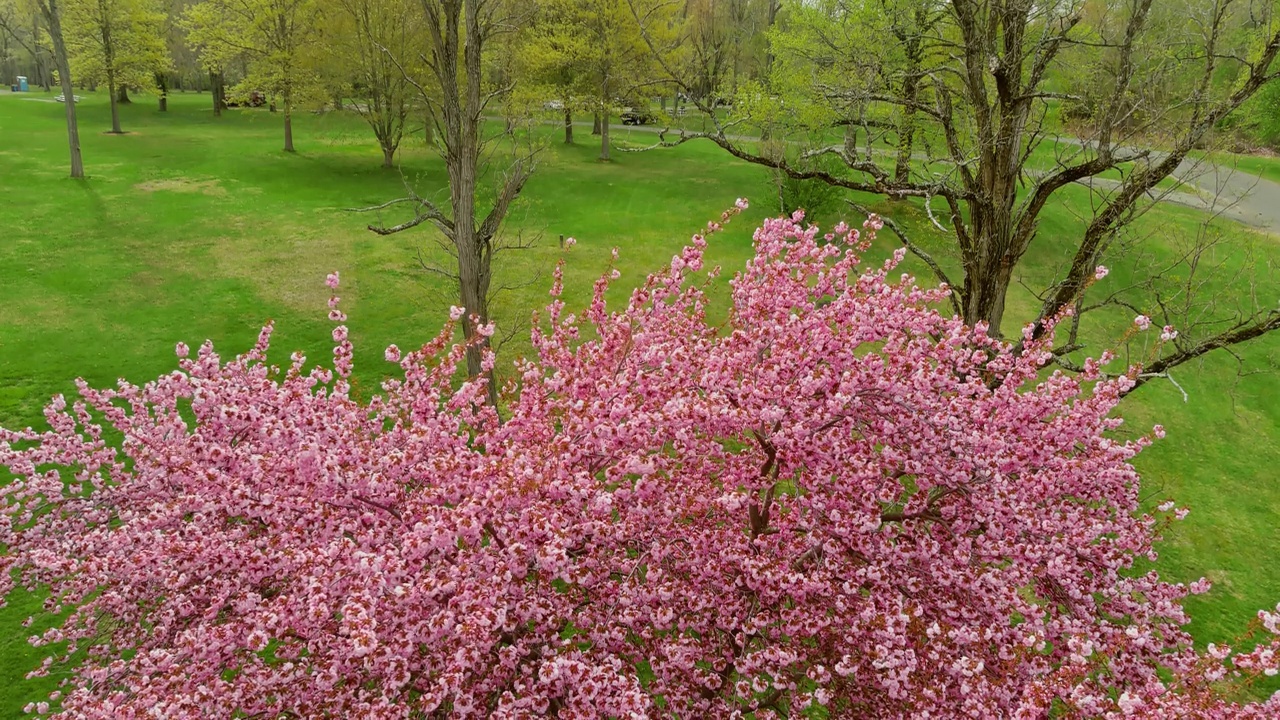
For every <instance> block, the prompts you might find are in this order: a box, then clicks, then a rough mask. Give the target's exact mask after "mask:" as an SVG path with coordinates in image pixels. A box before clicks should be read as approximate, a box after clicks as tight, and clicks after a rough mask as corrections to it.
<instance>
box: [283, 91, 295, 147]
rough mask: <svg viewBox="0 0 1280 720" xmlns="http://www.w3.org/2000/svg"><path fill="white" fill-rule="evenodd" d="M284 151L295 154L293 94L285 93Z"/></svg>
mask: <svg viewBox="0 0 1280 720" xmlns="http://www.w3.org/2000/svg"><path fill="white" fill-rule="evenodd" d="M284 151H285V152H293V151H294V150H293V93H291V92H290V91H288V90H285V91H284Z"/></svg>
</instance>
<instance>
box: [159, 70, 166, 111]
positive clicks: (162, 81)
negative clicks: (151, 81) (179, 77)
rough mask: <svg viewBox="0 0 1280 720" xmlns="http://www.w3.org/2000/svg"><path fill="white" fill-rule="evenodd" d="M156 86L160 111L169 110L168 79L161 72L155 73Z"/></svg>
mask: <svg viewBox="0 0 1280 720" xmlns="http://www.w3.org/2000/svg"><path fill="white" fill-rule="evenodd" d="M156 87H158V88H159V89H160V112H168V111H169V81H168V79H167V78H166V77H165V74H164V73H162V72H158V73H156Z"/></svg>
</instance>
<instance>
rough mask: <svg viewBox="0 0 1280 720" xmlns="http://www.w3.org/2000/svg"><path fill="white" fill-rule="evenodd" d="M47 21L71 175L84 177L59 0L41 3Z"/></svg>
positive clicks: (74, 90)
mask: <svg viewBox="0 0 1280 720" xmlns="http://www.w3.org/2000/svg"><path fill="white" fill-rule="evenodd" d="M40 10H41V12H43V13H44V16H45V17H44V20H45V23H46V24H47V25H48V26H49V39H50V40H52V41H53V58H54V62H56V63H57V65H58V81H59V83H60V84H61V85H62V95H63V99H64V100H66V102H64V103H63V105H65V106H66V112H67V145H68V146H69V147H70V149H71V177H73V178H83V177H84V160H83V159H82V158H81V157H80V126H79V124H78V123H77V122H76V89H75V86H73V85H72V83H71V63H69V62H68V61H67V44H66V42H65V41H64V40H63V38H62V18H61V17H59V15H58V0H47V2H44V1H42V2H41V3H40Z"/></svg>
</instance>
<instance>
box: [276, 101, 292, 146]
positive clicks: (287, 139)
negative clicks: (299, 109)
mask: <svg viewBox="0 0 1280 720" xmlns="http://www.w3.org/2000/svg"><path fill="white" fill-rule="evenodd" d="M272 107H273V108H274V107H275V106H274V105H272ZM284 151H285V152H293V151H294V150H293V97H292V93H290V92H289V91H288V90H285V92H284Z"/></svg>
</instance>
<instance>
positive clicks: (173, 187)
mask: <svg viewBox="0 0 1280 720" xmlns="http://www.w3.org/2000/svg"><path fill="white" fill-rule="evenodd" d="M133 187H134V189H136V190H142V191H143V192H159V191H162V190H164V191H168V192H183V193H200V194H202V195H210V196H213V197H222V196H224V195H226V194H227V190H226V188H224V187H222V185H220V184H219V183H218V181H217V180H192V179H190V178H183V177H176V178H165V179H164V180H148V181H147V182H143V183H138V184H137V185H134V186H133Z"/></svg>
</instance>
